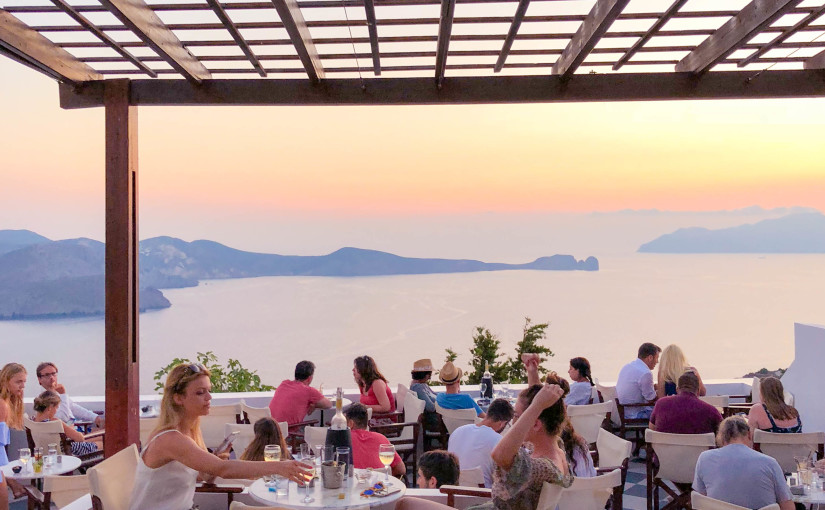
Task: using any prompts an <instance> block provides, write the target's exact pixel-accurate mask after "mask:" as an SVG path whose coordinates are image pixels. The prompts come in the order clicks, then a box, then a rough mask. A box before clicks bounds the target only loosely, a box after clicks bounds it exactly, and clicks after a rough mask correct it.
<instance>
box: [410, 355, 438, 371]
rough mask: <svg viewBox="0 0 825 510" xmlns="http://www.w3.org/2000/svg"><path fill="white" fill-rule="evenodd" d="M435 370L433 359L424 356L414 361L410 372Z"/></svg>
mask: <svg viewBox="0 0 825 510" xmlns="http://www.w3.org/2000/svg"><path fill="white" fill-rule="evenodd" d="M432 371H433V361H432V360H431V359H430V358H423V359H420V360H417V361H415V362H414V363H413V367H412V370H410V372H432Z"/></svg>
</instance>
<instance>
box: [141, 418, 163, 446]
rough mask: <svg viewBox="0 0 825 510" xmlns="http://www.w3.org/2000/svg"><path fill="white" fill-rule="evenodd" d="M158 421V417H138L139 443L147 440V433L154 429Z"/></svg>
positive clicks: (144, 442) (142, 443)
mask: <svg viewBox="0 0 825 510" xmlns="http://www.w3.org/2000/svg"><path fill="white" fill-rule="evenodd" d="M158 423H160V418H158V417H154V418H141V419H140V444H141V445H144V444H146V442H147V441H149V435H150V434H151V433H152V431H153V430H155V429H156V428H157V426H158Z"/></svg>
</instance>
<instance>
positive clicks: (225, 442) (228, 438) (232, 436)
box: [215, 430, 241, 453]
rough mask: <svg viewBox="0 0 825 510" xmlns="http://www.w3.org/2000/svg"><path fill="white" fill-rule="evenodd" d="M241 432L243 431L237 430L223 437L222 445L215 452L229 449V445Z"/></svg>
mask: <svg viewBox="0 0 825 510" xmlns="http://www.w3.org/2000/svg"><path fill="white" fill-rule="evenodd" d="M240 433H241V431H240V430H235V431H233V432H231V433H230V434H229V435H228V436H226V437H225V438H224V439H223V443H221V445H220V446H218V448H217V449H216V450H215V453H222V452H224V451H226V450H228V449H229V445H231V444H232V441H234V440H235V437H236V436H237V435H238V434H240Z"/></svg>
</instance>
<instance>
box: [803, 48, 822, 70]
mask: <svg viewBox="0 0 825 510" xmlns="http://www.w3.org/2000/svg"><path fill="white" fill-rule="evenodd" d="M803 67H804V68H805V69H825V51H820V52H819V53H817V54H816V55H814V56H813V57H811V58H809V59H808V60H806V61H805V63H804V64H803Z"/></svg>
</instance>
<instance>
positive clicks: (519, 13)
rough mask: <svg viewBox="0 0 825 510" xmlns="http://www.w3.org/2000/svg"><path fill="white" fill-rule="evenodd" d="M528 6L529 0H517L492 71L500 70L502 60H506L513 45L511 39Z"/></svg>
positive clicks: (512, 39)
mask: <svg viewBox="0 0 825 510" xmlns="http://www.w3.org/2000/svg"><path fill="white" fill-rule="evenodd" d="M528 7H530V0H519V3H518V7H517V8H516V14H515V16H513V22H512V23H511V24H510V30H508V31H507V37H505V38H504V44H503V45H502V46H501V52H500V53H499V55H498V60H496V65H495V67H494V68H493V71H494V72H496V73H497V72H499V71H501V68H502V67H503V66H504V62H505V61H506V60H507V55H508V54H509V53H510V49H511V48H512V47H513V41H515V40H516V35H518V29H519V27H521V22H522V21H524V16H525V15H526V14H527V8H528Z"/></svg>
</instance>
